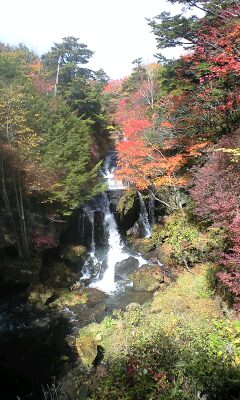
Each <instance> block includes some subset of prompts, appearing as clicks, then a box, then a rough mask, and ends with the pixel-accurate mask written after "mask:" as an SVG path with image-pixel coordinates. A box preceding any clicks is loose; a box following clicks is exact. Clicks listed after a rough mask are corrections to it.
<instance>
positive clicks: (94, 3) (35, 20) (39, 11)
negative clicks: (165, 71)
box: [0, 0, 180, 79]
mask: <svg viewBox="0 0 240 400" xmlns="http://www.w3.org/2000/svg"><path fill="white" fill-rule="evenodd" d="M170 10H173V11H174V12H178V11H180V8H179V7H178V6H171V5H170V4H169V3H168V2H167V1H165V0H147V1H146V0H64V1H63V0H39V1H36V0H6V1H3V2H2V4H1V23H0V41H2V42H4V43H9V44H18V43H20V42H21V43H24V44H26V45H27V46H28V47H29V48H30V49H32V50H34V51H36V52H37V53H38V54H43V53H45V52H47V51H48V50H49V49H50V48H51V46H52V45H53V43H54V42H57V43H59V42H61V39H62V38H63V37H66V36H75V37H77V38H80V41H81V42H82V43H85V44H87V46H88V47H89V48H90V49H91V50H93V51H95V54H94V56H93V59H92V61H91V64H90V63H89V67H90V68H92V69H95V70H97V69H100V68H103V69H104V70H105V72H106V73H107V74H108V75H109V76H110V77H111V78H113V79H116V78H121V77H124V76H125V75H128V74H129V73H130V71H131V68H132V61H133V60H134V59H136V58H138V57H142V58H143V61H144V62H145V63H149V62H152V61H154V60H155V59H154V57H153V54H156V52H157V49H156V42H155V38H154V35H153V33H150V27H149V26H148V24H147V21H146V20H145V18H146V17H147V18H149V17H151V18H152V17H154V16H156V15H158V14H160V13H161V12H162V11H170ZM168 52H169V50H168ZM170 52H171V55H178V54H179V51H176V49H175V50H170Z"/></svg>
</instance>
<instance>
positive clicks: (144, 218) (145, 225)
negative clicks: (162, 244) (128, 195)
mask: <svg viewBox="0 0 240 400" xmlns="http://www.w3.org/2000/svg"><path fill="white" fill-rule="evenodd" d="M138 196H139V200H140V210H141V216H140V218H141V222H142V224H143V228H144V231H145V232H144V236H145V238H149V237H150V236H151V233H152V229H151V226H150V223H149V219H148V212H147V208H146V205H145V203H144V200H143V197H142V195H141V193H140V192H138Z"/></svg>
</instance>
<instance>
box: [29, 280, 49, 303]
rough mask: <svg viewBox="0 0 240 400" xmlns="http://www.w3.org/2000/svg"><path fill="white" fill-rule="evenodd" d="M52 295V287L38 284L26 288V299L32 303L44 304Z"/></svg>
mask: <svg viewBox="0 0 240 400" xmlns="http://www.w3.org/2000/svg"><path fill="white" fill-rule="evenodd" d="M52 296H53V289H52V288H48V287H45V286H43V285H42V284H38V285H35V286H31V287H30V288H29V290H28V299H29V301H31V302H33V303H39V304H42V305H44V304H46V302H47V301H48V300H49V299H50V298H51V297H52Z"/></svg>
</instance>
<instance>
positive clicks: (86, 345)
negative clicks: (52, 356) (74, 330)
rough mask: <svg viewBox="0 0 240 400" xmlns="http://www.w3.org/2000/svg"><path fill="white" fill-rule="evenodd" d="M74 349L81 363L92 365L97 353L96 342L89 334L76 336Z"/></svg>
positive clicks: (86, 365) (87, 366)
mask: <svg viewBox="0 0 240 400" xmlns="http://www.w3.org/2000/svg"><path fill="white" fill-rule="evenodd" d="M76 349H77V352H78V354H79V357H80V358H81V361H82V363H83V365H84V366H85V367H86V368H90V367H92V365H93V363H94V361H95V359H96V357H97V355H98V343H97V342H96V341H95V340H94V339H93V338H92V337H91V336H83V337H77V339H76Z"/></svg>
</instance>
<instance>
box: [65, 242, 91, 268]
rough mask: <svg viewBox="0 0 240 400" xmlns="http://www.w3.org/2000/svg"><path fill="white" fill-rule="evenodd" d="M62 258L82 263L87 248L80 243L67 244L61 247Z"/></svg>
mask: <svg viewBox="0 0 240 400" xmlns="http://www.w3.org/2000/svg"><path fill="white" fill-rule="evenodd" d="M62 258H63V259H64V260H65V261H68V262H70V263H72V264H77V265H79V264H80V265H83V264H84V262H85V261H86V258H87V249H86V247H84V246H80V245H74V244H72V245H67V246H66V247H65V248H64V249H63V252H62Z"/></svg>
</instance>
